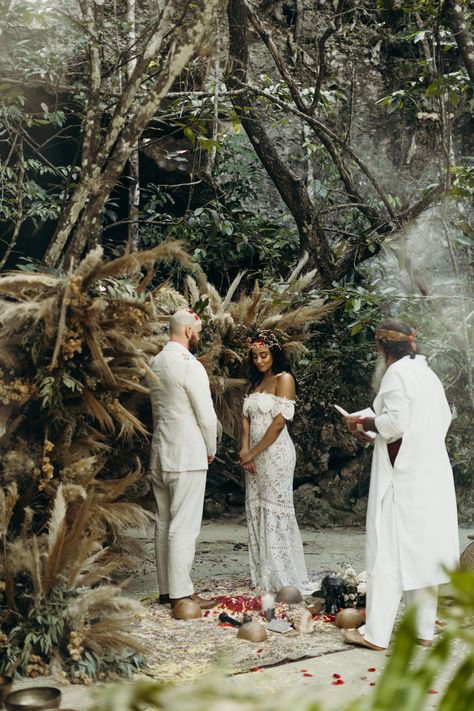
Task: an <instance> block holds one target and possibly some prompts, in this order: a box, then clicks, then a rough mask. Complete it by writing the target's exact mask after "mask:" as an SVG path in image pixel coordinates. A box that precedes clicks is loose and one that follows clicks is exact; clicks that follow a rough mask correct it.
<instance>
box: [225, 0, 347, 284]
mask: <svg viewBox="0 0 474 711" xmlns="http://www.w3.org/2000/svg"><path fill="white" fill-rule="evenodd" d="M228 21H229V40H230V41H229V62H228V67H227V72H226V84H227V87H228V88H229V89H230V90H235V89H237V88H240V87H242V86H243V85H245V83H246V79H247V64H248V42H247V30H248V7H247V5H246V3H245V0H230V1H229V5H228ZM248 88H250V87H248ZM232 102H233V105H234V108H235V111H236V113H237V115H238V116H239V118H240V120H241V122H242V126H243V127H244V130H245V132H246V133H247V136H248V137H249V140H250V142H251V143H252V145H253V147H254V149H255V152H256V153H257V155H258V156H259V158H260V161H261V162H262V164H263V165H264V167H265V168H266V170H267V172H268V174H269V175H270V177H271V179H272V181H273V182H274V184H275V187H276V188H277V190H278V192H279V193H280V195H281V197H282V199H283V201H284V202H285V204H286V205H287V207H288V209H289V210H290V212H291V214H292V215H293V218H294V220H295V222H296V225H297V227H298V232H299V235H300V248H301V251H307V252H308V253H309V254H310V255H311V259H312V262H313V266H316V267H317V268H318V270H319V273H320V276H321V278H322V280H323V281H325V282H326V283H331V281H332V269H333V265H332V254H331V249H330V246H329V242H328V240H327V237H326V234H325V232H324V230H323V228H322V226H321V224H320V222H319V218H318V215H317V212H316V210H315V208H314V205H313V204H312V202H311V199H310V197H309V194H308V191H307V189H306V186H305V185H304V181H303V180H302V179H301V178H299V177H298V176H296V175H295V174H294V173H293V172H292V171H291V170H290V169H289V168H288V166H287V165H285V163H284V162H283V161H282V160H281V158H280V156H279V154H278V152H277V151H276V149H275V146H274V144H273V142H272V141H271V140H270V138H269V136H268V134H267V133H266V131H265V129H264V128H263V125H262V122H261V120H260V117H259V116H258V114H257V113H256V111H255V110H254V109H253V103H254V102H253V101H252V94H251V92H250V91H248V92H244V93H243V94H242V95H241V97H240V100H239V101H238V100H237V99H236V98H235V97H234V98H233V99H232Z"/></svg>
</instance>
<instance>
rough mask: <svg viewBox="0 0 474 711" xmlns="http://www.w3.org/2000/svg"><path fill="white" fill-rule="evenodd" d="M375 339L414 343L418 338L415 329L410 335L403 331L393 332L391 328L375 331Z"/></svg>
mask: <svg viewBox="0 0 474 711" xmlns="http://www.w3.org/2000/svg"><path fill="white" fill-rule="evenodd" d="M375 338H376V339H377V340H378V341H409V342H410V343H412V342H413V341H414V340H415V338H416V331H415V330H414V329H413V330H412V332H411V333H410V334H408V333H402V332H401V331H392V330H391V329H389V328H379V329H378V330H377V331H375Z"/></svg>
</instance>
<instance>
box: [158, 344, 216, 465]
mask: <svg viewBox="0 0 474 711" xmlns="http://www.w3.org/2000/svg"><path fill="white" fill-rule="evenodd" d="M150 367H151V369H152V371H153V372H154V374H155V375H156V376H157V380H152V379H151V378H150V379H149V381H148V385H149V387H150V398H151V405H152V410H153V439H152V444H151V453H150V469H152V470H153V469H161V470H162V471H169V472H182V471H196V470H202V469H207V468H208V461H207V458H208V456H209V457H213V456H214V455H215V453H216V446H217V417H216V413H215V412H214V406H213V404H212V398H211V392H210V389H209V378H208V377H207V373H206V371H205V369H204V367H203V366H202V365H201V363H200V362H199V361H198V360H197V359H196V358H195V357H194V356H193V355H192V354H191V353H190V352H189V351H188V350H187V349H186V348H184V346H182V345H180V344H179V343H175V342H173V341H170V342H169V343H167V344H166V346H165V347H164V348H163V350H162V351H161V352H160V353H159V354H158V355H157V356H155V357H154V358H152V360H151V363H150Z"/></svg>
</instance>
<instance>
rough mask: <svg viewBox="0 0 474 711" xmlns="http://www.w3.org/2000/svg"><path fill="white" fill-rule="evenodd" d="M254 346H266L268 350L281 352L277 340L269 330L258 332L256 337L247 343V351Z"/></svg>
mask: <svg viewBox="0 0 474 711" xmlns="http://www.w3.org/2000/svg"><path fill="white" fill-rule="evenodd" d="M255 346H267V347H268V348H279V349H280V350H281V345H280V343H279V341H278V338H277V337H276V335H275V334H274V333H273V331H270V329H264V330H263V331H259V332H258V333H257V335H256V336H254V338H252V339H251V340H250V341H249V350H251V349H252V348H255Z"/></svg>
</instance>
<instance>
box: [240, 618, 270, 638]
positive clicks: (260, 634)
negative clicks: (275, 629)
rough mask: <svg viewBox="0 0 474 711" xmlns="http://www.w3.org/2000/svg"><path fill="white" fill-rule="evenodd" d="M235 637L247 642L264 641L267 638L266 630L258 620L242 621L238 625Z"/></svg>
mask: <svg viewBox="0 0 474 711" xmlns="http://www.w3.org/2000/svg"><path fill="white" fill-rule="evenodd" d="M237 637H238V638H239V639H246V640H247V641H248V642H264V641H265V640H266V639H268V632H267V630H266V629H265V627H264V626H263V625H261V624H260V622H244V624H243V625H241V626H240V627H239V631H238V632H237Z"/></svg>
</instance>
